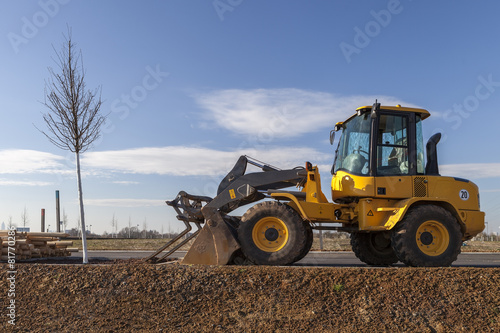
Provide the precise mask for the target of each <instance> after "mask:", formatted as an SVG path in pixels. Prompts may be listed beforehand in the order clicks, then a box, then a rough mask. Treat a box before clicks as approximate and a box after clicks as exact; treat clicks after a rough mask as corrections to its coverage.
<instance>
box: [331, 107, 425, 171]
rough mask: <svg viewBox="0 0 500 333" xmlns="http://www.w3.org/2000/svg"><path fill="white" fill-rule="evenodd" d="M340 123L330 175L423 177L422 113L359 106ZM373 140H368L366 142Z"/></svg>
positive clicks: (416, 110)
mask: <svg viewBox="0 0 500 333" xmlns="http://www.w3.org/2000/svg"><path fill="white" fill-rule="evenodd" d="M356 111H357V112H356V114H355V115H353V116H351V117H350V118H349V119H347V120H346V121H345V122H343V123H337V124H336V125H335V131H338V130H340V129H342V136H341V138H340V141H339V144H338V148H337V151H336V155H335V162H334V165H333V167H332V174H336V173H337V171H344V172H346V173H349V174H352V175H357V176H403V175H423V174H425V159H424V145H423V136H422V120H423V119H425V118H427V117H429V116H430V113H429V112H428V111H427V110H424V109H414V108H404V107H401V106H400V105H398V106H380V104H379V103H375V104H374V106H373V107H369V106H363V107H360V108H358V109H357V110H356ZM372 137H373V139H372V140H370V139H371V138H372Z"/></svg>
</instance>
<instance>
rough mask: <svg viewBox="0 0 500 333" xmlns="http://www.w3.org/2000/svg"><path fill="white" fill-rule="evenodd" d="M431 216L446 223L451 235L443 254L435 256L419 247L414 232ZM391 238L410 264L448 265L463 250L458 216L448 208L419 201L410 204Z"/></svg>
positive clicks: (400, 256) (403, 258) (399, 254)
mask: <svg viewBox="0 0 500 333" xmlns="http://www.w3.org/2000/svg"><path fill="white" fill-rule="evenodd" d="M426 216H431V217H430V218H427V217H426ZM431 218H432V219H434V220H438V221H439V222H441V223H442V224H444V225H445V227H447V229H448V232H449V236H450V246H449V247H448V249H447V250H446V251H445V252H444V253H443V254H441V255H439V256H436V257H431V256H427V255H425V254H424V253H422V252H421V251H420V250H418V246H417V243H416V241H415V234H414V233H413V232H412V231H413V230H414V231H415V233H416V230H417V229H418V226H419V225H420V223H421V222H425V221H427V220H429V219H431ZM391 241H392V246H393V249H394V252H395V253H396V255H397V257H398V258H399V260H401V261H402V262H403V263H405V264H406V265H407V266H415V267H446V266H450V265H451V264H452V263H453V262H454V261H455V260H457V257H458V255H459V254H460V251H461V245H462V231H461V230H460V226H459V224H458V221H457V219H456V218H455V217H454V216H453V215H452V214H451V213H450V212H449V211H448V210H446V209H445V208H443V207H441V206H436V205H430V204H429V205H420V206H417V207H414V208H411V209H410V210H409V211H408V212H407V214H406V216H405V217H404V218H403V219H402V220H401V221H400V222H399V223H398V224H397V225H396V226H395V227H394V229H393V232H392V237H391Z"/></svg>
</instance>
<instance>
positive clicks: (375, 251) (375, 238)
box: [351, 232, 399, 266]
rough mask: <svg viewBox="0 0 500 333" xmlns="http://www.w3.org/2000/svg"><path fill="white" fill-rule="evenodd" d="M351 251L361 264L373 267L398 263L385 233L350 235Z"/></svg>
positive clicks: (356, 233)
mask: <svg viewBox="0 0 500 333" xmlns="http://www.w3.org/2000/svg"><path fill="white" fill-rule="evenodd" d="M351 247H352V251H353V252H354V254H355V255H356V257H358V259H359V260H361V261H362V262H364V263H366V264H368V265H373V266H389V265H392V264H395V263H397V262H398V261H399V259H398V257H397V256H396V253H394V250H393V249H392V246H391V235H390V233H387V232H369V233H359V232H354V233H352V234H351Z"/></svg>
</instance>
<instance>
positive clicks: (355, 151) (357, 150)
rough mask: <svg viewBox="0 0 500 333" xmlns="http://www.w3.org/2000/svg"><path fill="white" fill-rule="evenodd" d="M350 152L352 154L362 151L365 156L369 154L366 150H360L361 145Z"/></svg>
mask: <svg viewBox="0 0 500 333" xmlns="http://www.w3.org/2000/svg"><path fill="white" fill-rule="evenodd" d="M352 153H353V154H359V153H363V154H366V156H367V157H368V156H369V154H368V152H366V151H364V150H362V149H361V146H359V147H358V149H354V150H353V151H352ZM360 155H361V154H360Z"/></svg>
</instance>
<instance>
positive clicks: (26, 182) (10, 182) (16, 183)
mask: <svg viewBox="0 0 500 333" xmlns="http://www.w3.org/2000/svg"><path fill="white" fill-rule="evenodd" d="M51 185H54V183H52V182H44V181H36V180H35V181H33V180H12V179H0V186H51Z"/></svg>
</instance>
